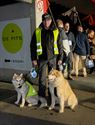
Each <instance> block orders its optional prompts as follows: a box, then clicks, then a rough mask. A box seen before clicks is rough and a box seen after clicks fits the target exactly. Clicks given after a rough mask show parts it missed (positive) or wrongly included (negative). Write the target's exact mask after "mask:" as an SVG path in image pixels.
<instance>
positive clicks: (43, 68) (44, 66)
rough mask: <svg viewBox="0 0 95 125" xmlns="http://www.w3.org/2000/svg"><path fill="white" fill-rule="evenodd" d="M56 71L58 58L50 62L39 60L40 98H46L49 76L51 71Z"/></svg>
mask: <svg viewBox="0 0 95 125" xmlns="http://www.w3.org/2000/svg"><path fill="white" fill-rule="evenodd" d="M52 68H53V69H56V57H54V58H52V59H50V60H42V59H41V60H40V59H39V92H38V94H39V96H41V97H46V89H47V87H48V80H47V76H48V73H49V71H50V70H51V69H52Z"/></svg>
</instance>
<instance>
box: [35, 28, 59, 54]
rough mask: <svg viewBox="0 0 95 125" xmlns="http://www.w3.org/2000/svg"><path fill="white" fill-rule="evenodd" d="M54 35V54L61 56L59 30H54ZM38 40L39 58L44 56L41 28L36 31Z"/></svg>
mask: <svg viewBox="0 0 95 125" xmlns="http://www.w3.org/2000/svg"><path fill="white" fill-rule="evenodd" d="M53 34H54V54H55V55H56V54H59V51H58V46H57V38H58V34H59V31H58V29H56V30H53ZM36 40H37V55H38V56H39V55H41V54H42V45H41V28H37V29H36Z"/></svg>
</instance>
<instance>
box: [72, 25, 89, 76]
mask: <svg viewBox="0 0 95 125" xmlns="http://www.w3.org/2000/svg"><path fill="white" fill-rule="evenodd" d="M89 54H90V45H89V42H88V38H87V34H86V33H84V32H83V27H82V26H80V25H79V26H78V33H77V36H76V46H75V49H74V58H75V65H74V66H75V74H76V77H78V64H79V59H81V63H82V68H83V76H84V77H87V72H86V67H85V60H86V57H87V56H88V55H89Z"/></svg>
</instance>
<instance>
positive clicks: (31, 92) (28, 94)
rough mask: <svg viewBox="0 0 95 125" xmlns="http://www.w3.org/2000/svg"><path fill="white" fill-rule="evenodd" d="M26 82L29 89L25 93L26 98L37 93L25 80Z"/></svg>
mask: <svg viewBox="0 0 95 125" xmlns="http://www.w3.org/2000/svg"><path fill="white" fill-rule="evenodd" d="M25 82H26V84H27V85H28V87H29V91H28V92H27V95H26V98H28V97H30V96H36V95H38V93H37V91H36V90H35V89H34V87H33V86H32V85H31V84H30V83H29V82H28V81H25Z"/></svg>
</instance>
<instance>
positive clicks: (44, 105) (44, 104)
mask: <svg viewBox="0 0 95 125" xmlns="http://www.w3.org/2000/svg"><path fill="white" fill-rule="evenodd" d="M44 107H47V103H42V104H41V105H40V106H39V108H44Z"/></svg>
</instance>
